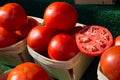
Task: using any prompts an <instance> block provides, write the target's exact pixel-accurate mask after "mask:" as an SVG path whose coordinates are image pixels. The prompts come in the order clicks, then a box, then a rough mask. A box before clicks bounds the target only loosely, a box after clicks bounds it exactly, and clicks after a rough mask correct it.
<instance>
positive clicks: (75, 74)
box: [28, 46, 93, 80]
mask: <svg viewBox="0 0 120 80" xmlns="http://www.w3.org/2000/svg"><path fill="white" fill-rule="evenodd" d="M28 52H29V53H30V55H31V56H32V57H33V58H34V61H35V62H36V63H37V64H39V65H41V66H42V67H43V68H44V69H45V70H46V71H47V72H48V73H49V74H50V76H52V77H54V78H56V79H58V80H80V78H81V77H82V75H83V74H84V72H85V71H86V69H87V68H88V66H89V64H90V63H91V62H92V60H93V57H88V56H86V55H84V54H82V53H80V52H79V53H78V54H77V55H76V56H74V57H73V58H71V59H70V60H68V61H57V60H52V59H50V58H47V57H45V56H42V55H40V54H39V53H37V52H35V51H34V50H32V49H31V48H30V47H29V46H28Z"/></svg>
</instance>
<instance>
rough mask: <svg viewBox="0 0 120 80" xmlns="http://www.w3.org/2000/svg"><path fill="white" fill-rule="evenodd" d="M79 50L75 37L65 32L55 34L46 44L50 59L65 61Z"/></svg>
mask: <svg viewBox="0 0 120 80" xmlns="http://www.w3.org/2000/svg"><path fill="white" fill-rule="evenodd" d="M78 52H79V50H78V47H77V45H76V42H75V39H74V38H73V37H72V36H70V35H67V34H57V35H56V36H54V37H53V38H52V39H51V40H50V42H49V45H48V55H49V57H50V58H51V59H55V60H61V61H66V60H68V59H70V58H72V57H73V56H75V55H76V54H77V53H78Z"/></svg>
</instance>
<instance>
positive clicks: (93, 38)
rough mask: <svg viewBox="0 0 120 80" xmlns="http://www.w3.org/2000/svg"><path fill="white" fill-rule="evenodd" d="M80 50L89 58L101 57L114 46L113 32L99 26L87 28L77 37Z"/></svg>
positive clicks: (78, 33)
mask: <svg viewBox="0 0 120 80" xmlns="http://www.w3.org/2000/svg"><path fill="white" fill-rule="evenodd" d="M75 38H76V43H77V46H78V48H79V50H80V51H81V52H83V53H85V54H86V55H88V56H100V55H101V54H102V53H103V51H105V50H106V49H107V48H109V47H111V45H112V44H113V36H112V34H111V32H110V31H109V30H108V29H107V28H105V27H103V26H98V25H91V26H85V27H84V28H83V29H82V30H80V31H78V32H77V33H76V35H75Z"/></svg>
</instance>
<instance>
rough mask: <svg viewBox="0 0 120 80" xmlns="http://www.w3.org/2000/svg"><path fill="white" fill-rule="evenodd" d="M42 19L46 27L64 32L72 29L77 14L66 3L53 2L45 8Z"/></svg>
mask: <svg viewBox="0 0 120 80" xmlns="http://www.w3.org/2000/svg"><path fill="white" fill-rule="evenodd" d="M43 19H44V23H45V25H46V26H47V27H50V28H55V29H59V30H65V31H66V30H71V29H73V27H74V26H75V24H76V22H77V20H78V13H77V11H76V9H75V8H74V7H73V6H71V5H70V4H68V3H66V2H53V3H51V4H50V5H48V7H47V8H46V10H45V12H44V17H43Z"/></svg>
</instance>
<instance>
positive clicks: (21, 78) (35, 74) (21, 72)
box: [7, 62, 51, 80]
mask: <svg viewBox="0 0 120 80" xmlns="http://www.w3.org/2000/svg"><path fill="white" fill-rule="evenodd" d="M7 80H51V79H50V77H49V75H48V73H47V72H46V71H45V70H44V69H43V68H42V67H41V66H39V65H37V64H35V63H32V62H25V63H22V64H19V65H17V66H16V67H15V68H14V69H13V70H12V71H11V72H10V73H9V74H8V77H7Z"/></svg>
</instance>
